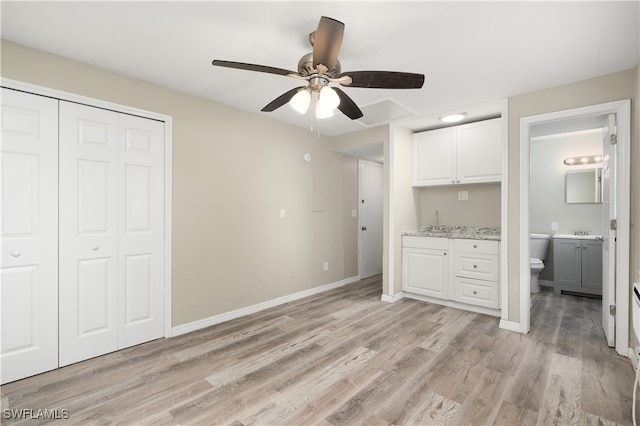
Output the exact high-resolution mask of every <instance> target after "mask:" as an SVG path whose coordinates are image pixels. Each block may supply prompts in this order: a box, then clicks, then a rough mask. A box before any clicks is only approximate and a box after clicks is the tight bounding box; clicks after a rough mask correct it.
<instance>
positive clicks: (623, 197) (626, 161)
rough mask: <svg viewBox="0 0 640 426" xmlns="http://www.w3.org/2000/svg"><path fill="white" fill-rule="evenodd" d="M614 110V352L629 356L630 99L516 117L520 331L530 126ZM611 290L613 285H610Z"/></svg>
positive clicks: (523, 326) (525, 298) (526, 269)
mask: <svg viewBox="0 0 640 426" xmlns="http://www.w3.org/2000/svg"><path fill="white" fill-rule="evenodd" d="M596 114H598V115H605V114H616V116H617V135H618V144H617V150H618V160H619V161H618V164H617V171H616V176H617V181H618V188H617V203H618V218H617V219H618V234H617V242H616V257H617V259H618V260H617V262H616V264H617V265H618V266H619V265H623V266H624V267H622V268H620V267H618V268H616V285H615V294H616V316H615V326H616V332H615V335H616V342H615V349H616V351H617V352H618V354H620V355H622V356H625V357H628V356H629V347H628V346H629V291H630V290H629V247H630V246H629V226H630V217H629V216H630V207H631V204H630V196H631V186H630V180H631V179H630V175H631V169H630V157H631V156H630V150H631V101H630V100H629V99H625V100H622V101H614V102H607V103H603V104H597V105H590V106H586V107H581V108H574V109H569V110H564V111H556V112H551V113H546V114H540V115H533V116H528V117H522V118H521V119H520V234H519V241H520V247H519V249H520V259H519V269H520V331H521V332H522V333H528V332H529V330H530V327H531V322H530V321H531V318H530V303H531V294H530V287H531V274H530V260H529V258H530V255H529V234H530V231H529V178H530V171H529V166H530V162H529V156H530V144H531V127H532V126H533V125H536V124H540V123H544V122H548V121H556V120H562V119H567V118H572V117H576V116H582V115H596ZM612 290H613V288H612Z"/></svg>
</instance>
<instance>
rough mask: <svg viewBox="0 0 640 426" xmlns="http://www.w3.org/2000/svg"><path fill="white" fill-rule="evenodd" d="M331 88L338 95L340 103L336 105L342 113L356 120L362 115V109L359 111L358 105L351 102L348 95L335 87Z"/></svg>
mask: <svg viewBox="0 0 640 426" xmlns="http://www.w3.org/2000/svg"><path fill="white" fill-rule="evenodd" d="M333 90H335V91H336V93H337V94H338V97H339V98H340V105H338V109H339V110H340V111H342V113H343V114H344V115H346V116H347V117H349V118H350V119H352V120H356V119H358V118H360V117H362V116H363V114H362V111H360V108H358V105H356V103H355V102H353V99H351V98H350V97H349V96H347V94H346V93H344V92H343V91H342V90H340V89H338V88H337V87H333Z"/></svg>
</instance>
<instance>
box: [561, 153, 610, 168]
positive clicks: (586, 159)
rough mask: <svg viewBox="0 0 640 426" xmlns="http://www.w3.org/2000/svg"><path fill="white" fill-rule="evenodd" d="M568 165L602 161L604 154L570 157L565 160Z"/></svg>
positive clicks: (582, 164)
mask: <svg viewBox="0 0 640 426" xmlns="http://www.w3.org/2000/svg"><path fill="white" fill-rule="evenodd" d="M563 163H564V164H566V165H567V166H584V165H586V164H598V163H602V155H585V156H582V157H569V158H567V159H566V160H564V161H563Z"/></svg>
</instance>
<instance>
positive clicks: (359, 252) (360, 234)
mask: <svg viewBox="0 0 640 426" xmlns="http://www.w3.org/2000/svg"><path fill="white" fill-rule="evenodd" d="M363 164H364V165H367V166H373V167H380V169H381V173H382V179H383V183H384V165H383V164H381V163H376V162H375V161H369V160H364V159H362V158H358V277H360V278H361V279H362V263H363V262H362V247H363V244H362V226H363V224H362V210H361V209H362V201H361V200H362V185H363V182H362V175H361V173H360V166H361V165H363ZM380 194H381V197H382V210H384V188H380ZM380 213H381V214H383V211H381V212H380ZM383 216H384V215H383ZM380 226H382V229H381V230H380V234H381V235H382V236H383V242H382V246H383V247H382V248H383V249H384V217H383V220H382V223H381V224H380ZM380 262H381V266H384V261H383V259H381V260H380ZM383 269H384V267H383Z"/></svg>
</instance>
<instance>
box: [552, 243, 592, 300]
mask: <svg viewBox="0 0 640 426" xmlns="http://www.w3.org/2000/svg"><path fill="white" fill-rule="evenodd" d="M553 265H554V269H553V276H554V290H555V292H556V293H560V292H562V291H572V292H576V293H586V294H602V242H601V241H598V240H586V239H577V238H576V239H573V238H555V239H554V240H553Z"/></svg>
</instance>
